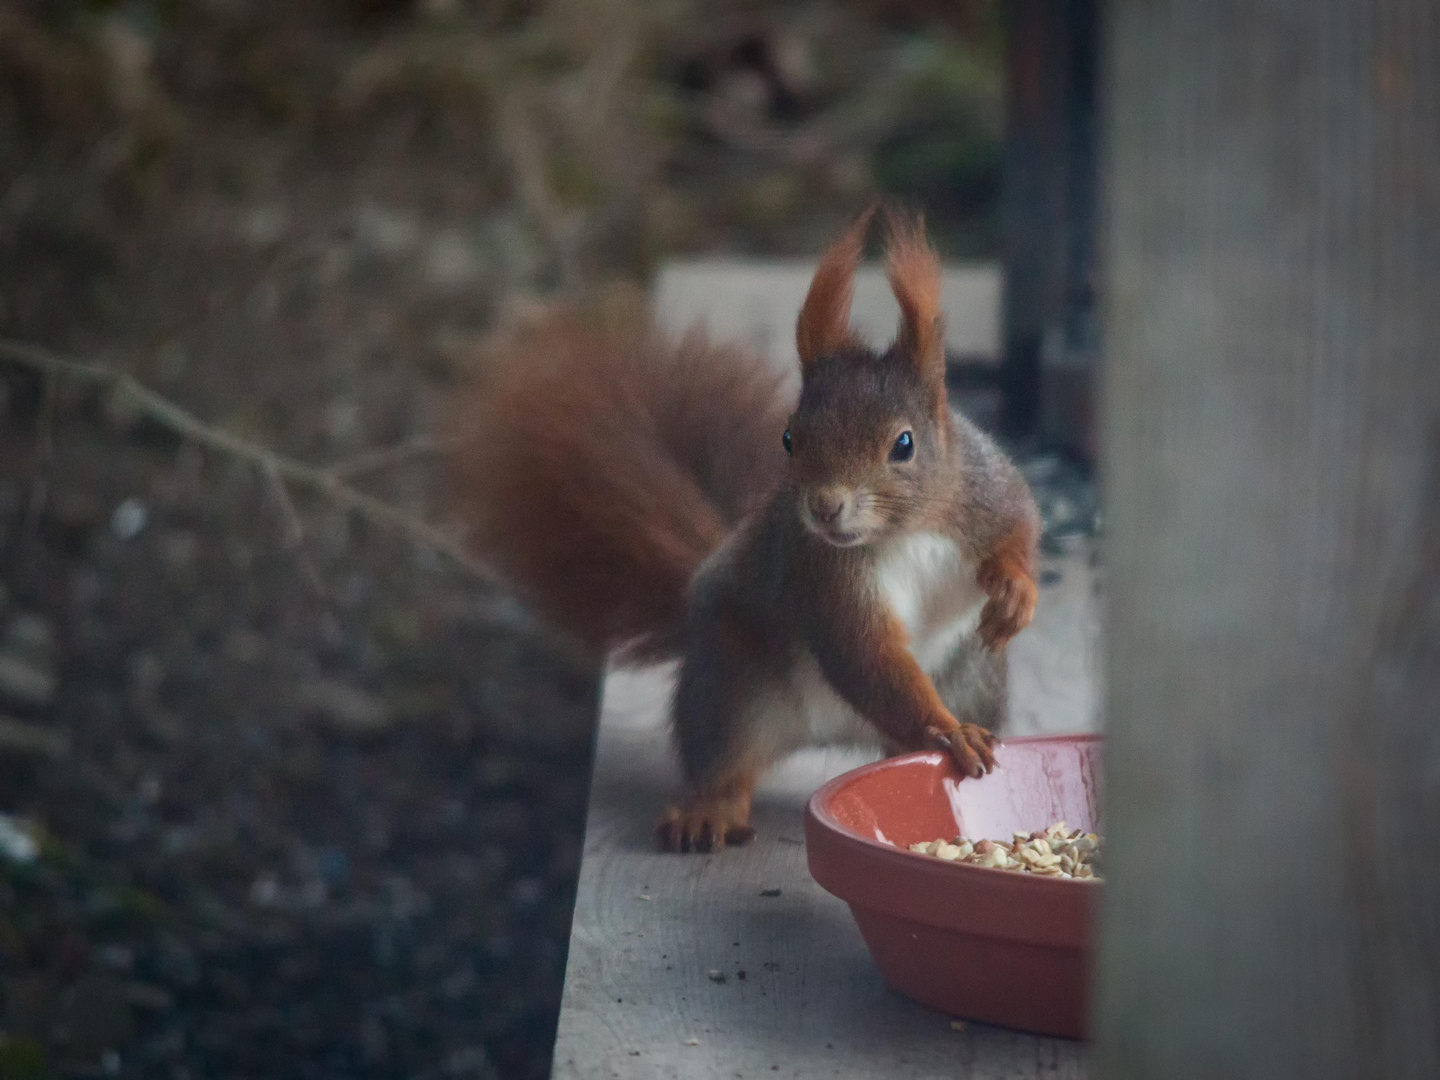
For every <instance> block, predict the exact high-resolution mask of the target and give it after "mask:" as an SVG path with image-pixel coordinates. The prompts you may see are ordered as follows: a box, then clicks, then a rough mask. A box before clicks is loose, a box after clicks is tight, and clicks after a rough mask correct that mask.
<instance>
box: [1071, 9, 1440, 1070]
mask: <svg viewBox="0 0 1440 1080" xmlns="http://www.w3.org/2000/svg"><path fill="white" fill-rule="evenodd" d="M1107 26H1108V28H1109V33H1110V42H1109V50H1108V51H1109V55H1110V57H1111V65H1110V71H1109V75H1108V78H1107V85H1108V87H1109V106H1110V113H1111V116H1112V118H1113V119H1112V123H1111V128H1110V131H1109V136H1108V138H1107V143H1108V145H1109V147H1110V151H1111V156H1110V163H1109V164H1110V169H1109V172H1110V175H1111V176H1112V178H1113V180H1112V184H1113V186H1112V190H1111V193H1110V197H1109V205H1110V215H1111V216H1110V225H1109V235H1108V237H1107V243H1106V245H1105V248H1106V251H1107V255H1108V257H1109V259H1110V260H1111V262H1110V269H1109V283H1108V287H1107V296H1108V297H1109V299H1108V325H1107V331H1106V334H1107V341H1108V346H1109V353H1108V355H1107V361H1108V362H1109V363H1110V365H1111V367H1110V375H1109V378H1108V382H1109V386H1108V393H1107V395H1106V397H1107V407H1106V417H1105V423H1106V428H1105V435H1106V463H1105V464H1106V483H1105V494H1106V497H1107V506H1106V515H1107V523H1108V527H1109V542H1108V545H1107V556H1108V557H1109V559H1110V565H1111V566H1112V567H1113V568H1114V574H1113V578H1112V581H1111V585H1110V588H1109V593H1108V595H1109V598H1110V603H1109V608H1108V613H1109V623H1108V625H1107V635H1108V642H1109V648H1108V661H1107V677H1106V686H1107V699H1108V710H1109V715H1108V718H1107V731H1108V737H1109V740H1110V746H1109V761H1108V765H1109V768H1108V777H1107V796H1108V803H1107V808H1106V813H1107V815H1108V817H1107V830H1108V833H1109V836H1108V840H1109V845H1110V846H1109V849H1108V850H1107V852H1106V860H1107V873H1106V877H1107V879H1108V884H1107V889H1108V890H1109V892H1108V894H1107V897H1106V899H1107V907H1106V916H1105V919H1106V923H1105V925H1106V930H1107V933H1106V936H1105V947H1104V949H1103V955H1102V965H1101V972H1100V973H1101V977H1102V978H1101V993H1100V1001H1101V1017H1100V1021H1101V1022H1100V1044H1101V1054H1100V1056H1101V1060H1102V1062H1103V1065H1104V1072H1105V1074H1106V1075H1108V1076H1113V1077H1120V1078H1125V1077H1137V1078H1138V1077H1165V1078H1167V1080H1189V1078H1197V1080H1198V1078H1202V1077H1204V1078H1211V1077H1227V1078H1236V1080H1244V1078H1250V1077H1254V1078H1257V1080H1258V1078H1272V1077H1307V1078H1317V1080H1323V1078H1329V1077H1375V1078H1385V1080H1406V1078H1413V1080H1420V1078H1422V1077H1425V1078H1433V1077H1436V1076H1440V862H1437V861H1436V859H1435V858H1434V857H1433V854H1432V853H1433V852H1435V851H1436V850H1437V849H1440V721H1437V716H1440V358H1437V348H1440V346H1437V343H1440V302H1437V300H1440V7H1437V5H1436V4H1435V3H1434V0H1255V2H1252V3H1246V4H1222V5H1204V4H1196V3H1193V2H1180V0H1145V2H1139V0H1119V2H1117V3H1115V4H1113V5H1111V6H1110V7H1109V8H1108V9H1107Z"/></svg>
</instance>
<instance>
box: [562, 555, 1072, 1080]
mask: <svg viewBox="0 0 1440 1080" xmlns="http://www.w3.org/2000/svg"><path fill="white" fill-rule="evenodd" d="M1047 568H1048V569H1053V570H1057V571H1059V572H1060V573H1061V578H1060V580H1059V581H1058V582H1057V583H1056V584H1055V585H1052V586H1050V587H1048V588H1046V589H1045V590H1044V591H1043V592H1042V599H1041V606H1040V614H1039V617H1038V618H1037V623H1036V626H1035V627H1034V628H1032V630H1030V631H1026V633H1025V634H1022V635H1021V637H1020V638H1018V639H1017V640H1016V642H1015V645H1014V646H1012V648H1014V649H1015V650H1016V651H1015V653H1014V654H1012V670H1013V675H1012V677H1013V678H1014V680H1015V683H1016V687H1015V692H1016V695H1017V701H1019V702H1023V703H1024V704H1023V710H1024V719H1023V721H1022V722H1021V723H1020V724H1019V725H1018V726H1021V727H1023V728H1024V729H1025V730H1046V729H1047V725H1046V724H1045V722H1044V721H1045V720H1046V719H1048V720H1049V721H1050V724H1049V725H1048V730H1059V729H1070V730H1088V729H1092V728H1093V725H1094V713H1093V704H1094V697H1093V679H1092V678H1090V676H1089V673H1088V671H1087V670H1086V669H1085V666H1084V659H1083V658H1084V657H1086V656H1089V655H1091V654H1093V650H1094V643H1095V634H1094V630H1095V604H1094V600H1093V597H1094V587H1093V576H1092V572H1091V570H1090V566H1089V559H1088V553H1078V554H1076V555H1074V556H1071V557H1068V558H1066V559H1063V560H1050V561H1048V562H1047ZM1031 634H1033V635H1034V636H1035V639H1036V640H1035V642H1034V644H1036V645H1042V646H1043V645H1044V644H1045V643H1048V644H1049V645H1050V646H1052V647H1054V646H1057V645H1058V646H1060V647H1061V648H1062V649H1063V650H1064V655H1063V656H1062V655H1058V654H1057V653H1056V652H1053V651H1051V650H1048V649H1046V648H1044V647H1041V648H1036V649H1033V650H1032V651H1029V652H1025V651H1024V650H1022V649H1021V648H1020V645H1021V642H1022V641H1025V640H1026V638H1027V636H1028V635H1031ZM1077 657H1078V658H1079V659H1078V660H1077ZM667 690H668V683H667V672H665V671H663V670H651V671H646V672H640V673H623V672H622V673H612V674H611V676H610V677H609V679H608V680H607V683H606V689H605V707H604V711H603V716H602V720H601V726H600V738H599V745H598V750H597V755H596V767H595V782H594V787H593V789H592V793H591V800H590V811H589V814H590V816H589V821H588V826H587V832H586V842H585V855H584V860H583V863H582V867H581V873H580V886H579V895H578V899H577V902H576V908H575V921H574V929H573V933H572V938H571V943H570V958H569V966H568V969H567V972H566V983H565V996H564V1004H563V1006H562V1010H561V1016H560V1029H559V1038H558V1040H557V1043H556V1051H555V1075H556V1076H557V1077H625V1078H630V1077H636V1078H649V1077H656V1078H659V1077H686V1078H689V1077H716V1078H721V1077H723V1078H725V1080H730V1078H733V1077H766V1076H785V1077H807V1078H808V1077H847V1078H848V1077H853V1078H861V1077H889V1076H906V1077H915V1078H928V1077H937V1078H938V1077H955V1076H966V1077H975V1078H988V1077H996V1078H998V1077H1007V1078H1014V1080H1024V1078H1028V1077H1038V1076H1044V1077H1058V1078H1065V1077H1075V1078H1078V1077H1080V1076H1082V1075H1083V1074H1084V1051H1083V1048H1082V1047H1081V1046H1080V1045H1078V1044H1075V1043H1069V1042H1066V1041H1063V1040H1053V1039H1040V1038H1034V1037H1030V1036H1025V1035H1020V1034H1016V1033H1013V1032H1005V1031H1001V1030H999V1029H993V1028H987V1027H984V1026H982V1025H972V1026H970V1027H968V1028H967V1029H966V1030H965V1031H963V1032H957V1031H954V1030H952V1029H951V1027H950V1023H949V1018H948V1017H945V1016H942V1015H939V1014H937V1013H935V1012H932V1011H930V1010H928V1009H925V1008H923V1007H922V1006H919V1005H916V1004H914V1003H912V1002H910V1001H908V1000H906V999H904V998H902V997H900V996H899V995H897V994H895V993H893V992H891V991H890V990H888V989H887V988H886V987H885V985H884V982H883V981H882V980H881V978H880V975H879V973H878V972H877V971H876V969H875V967H874V965H873V963H872V962H871V961H870V958H869V955H868V953H867V952H866V951H865V946H864V943H863V942H862V941H861V939H860V936H859V932H858V931H857V930H856V928H855V925H854V922H853V921H852V919H851V917H850V913H849V911H848V909H847V908H846V907H845V905H844V904H843V903H841V902H840V901H839V900H836V899H835V898H834V897H832V896H830V895H829V894H828V893H826V892H824V891H823V890H821V889H820V888H819V886H817V885H816V884H815V883H814V882H813V881H812V880H811V879H810V876H809V873H808V871H807V870H806V868H805V849H804V844H803V840H802V830H801V811H802V808H803V805H804V801H805V799H806V798H807V797H808V796H809V794H810V792H811V791H813V790H814V789H815V788H816V787H818V786H819V785H820V784H821V783H823V782H824V781H825V780H826V779H828V778H829V777H831V776H833V775H836V774H837V773H839V772H841V771H844V770H845V769H847V768H851V767H853V766H855V765H858V764H860V763H862V762H863V761H865V760H866V758H865V757H864V756H863V755H857V754H845V753H839V752H835V751H828V752H824V753H821V752H810V753H807V754H802V755H800V756H798V757H797V758H796V759H794V760H792V761H791V762H789V763H788V764H787V765H786V766H785V767H784V768H782V769H781V770H779V771H778V772H777V774H776V775H774V776H772V777H770V778H769V779H768V780H767V782H766V783H765V785H764V786H763V787H762V789H761V792H760V794H759V796H758V797H757V800H756V813H755V821H756V825H757V828H758V830H759V836H758V838H757V839H756V841H755V842H754V843H753V844H752V845H750V846H749V847H747V848H744V849H738V850H730V851H726V852H724V853H723V854H721V855H718V856H708V855H706V856H694V855H687V856H677V855H663V854H660V853H658V852H656V851H655V849H654V845H653V839H652V835H651V828H652V825H653V823H654V821H655V819H656V816H657V813H658V811H659V809H660V808H661V807H662V806H663V805H664V803H665V801H666V800H667V799H668V798H670V797H671V796H672V794H673V793H674V791H675V790H676V789H677V786H678V784H677V776H676V772H675V767H674V764H673V762H672V760H671V757H670V754H669V750H668V745H667V740H666V735H665V731H664V709H665V702H666V694H667ZM1017 719H1018V718H1017ZM773 889H779V890H780V895H778V896H766V895H763V893H764V891H766V890H773ZM712 970H714V971H717V972H721V973H723V974H724V976H725V981H724V982H723V983H719V982H714V981H712V980H711V979H710V977H709V973H710V972H711V971H712ZM741 971H744V972H745V976H744V978H743V979H742V978H740V975H739V972H741ZM692 1039H693V1040H696V1042H695V1044H694V1045H692V1044H691V1043H690V1040H692Z"/></svg>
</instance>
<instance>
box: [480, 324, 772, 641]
mask: <svg viewBox="0 0 1440 1080" xmlns="http://www.w3.org/2000/svg"><path fill="white" fill-rule="evenodd" d="M486 353H487V355H486V362H485V363H484V365H482V368H481V370H480V371H479V372H477V376H478V377H477V379H476V381H475V383H474V384H473V386H471V387H470V388H468V389H467V390H466V392H465V393H464V394H463V395H462V396H461V397H460V399H459V401H458V408H457V411H456V414H455V422H456V426H457V428H458V438H457V442H456V447H457V449H456V451H455V453H454V455H453V459H452V460H453V465H454V469H455V481H456V486H457V493H458V507H457V509H458V510H459V512H460V514H461V516H462V517H463V519H464V520H465V523H466V525H467V526H468V527H469V529H470V534H471V543H472V545H473V546H474V547H475V548H476V550H477V551H478V552H479V553H480V554H481V555H482V556H483V557H484V558H485V559H486V560H487V561H488V562H489V563H490V564H491V565H493V566H494V567H495V568H496V569H497V570H499V571H500V572H501V574H503V575H504V576H505V578H506V579H507V581H508V583H509V584H510V585H511V586H512V587H513V588H515V590H516V591H517V593H519V594H520V595H521V596H522V597H523V598H524V599H525V600H526V601H527V602H528V603H529V604H530V605H531V606H532V607H533V608H534V609H535V610H536V611H537V613H538V614H540V615H541V616H542V617H543V618H545V619H547V620H548V621H549V622H551V623H552V624H554V625H555V626H556V627H557V628H558V629H560V630H562V631H565V632H566V633H567V634H569V635H570V636H572V637H573V638H574V639H576V640H577V641H578V642H580V643H581V644H582V645H583V646H585V647H586V648H588V649H589V650H590V651H591V652H592V653H593V654H594V655H595V656H596V657H601V656H604V655H605V654H606V653H607V652H610V651H611V650H615V649H621V650H623V652H624V653H625V655H627V656H630V657H633V658H658V657H663V656H668V655H674V654H676V653H677V652H678V650H679V647H680V640H681V633H682V628H683V625H684V610H685V600H686V593H687V590H688V588H689V584H690V580H691V577H692V576H693V574H694V573H695V570H696V569H697V568H698V567H699V565H700V563H701V562H702V561H703V560H704V558H705V557H706V556H707V555H708V554H709V553H710V552H711V551H712V550H714V548H715V547H716V546H717V545H719V543H720V542H721V540H722V539H723V538H724V536H725V534H726V533H727V532H728V531H729V529H730V528H731V527H733V525H734V524H735V523H736V522H737V521H739V519H740V518H741V517H742V516H743V515H744V514H745V513H746V512H747V511H749V510H750V509H752V508H753V507H755V506H756V505H758V503H759V502H761V501H763V500H764V499H765V498H766V496H767V495H768V494H769V493H770V492H771V491H772V490H773V489H774V487H775V485H776V483H777V482H778V481H779V479H780V476H781V474H782V466H783V460H784V459H783V453H782V451H781V447H780V435H781V432H782V431H783V430H784V427H785V417H786V415H787V413H788V411H789V408H790V406H791V405H792V400H791V398H792V394H791V392H790V390H789V388H788V387H787V384H786V380H785V378H784V376H783V375H781V374H779V373H777V372H776V371H775V370H774V369H773V368H772V367H771V366H770V365H769V364H767V363H766V362H765V361H763V360H762V359H760V358H758V357H755V356H752V355H749V354H747V353H746V352H744V351H742V350H739V349H736V348H730V347H722V346H718V345H715V344H712V343H711V342H709V341H708V340H706V339H705V337H704V336H703V335H702V334H701V333H700V332H698V331H692V332H691V333H690V334H687V335H686V336H685V337H683V338H681V339H680V340H678V341H672V340H669V339H667V338H666V337H665V336H664V335H663V334H661V333H660V332H659V331H658V330H657V329H656V328H655V327H654V326H653V324H652V323H651V322H650V320H649V318H648V315H647V314H646V313H645V312H644V310H643V307H642V306H640V305H638V304H630V305H628V306H625V307H623V308H621V309H620V310H619V311H617V310H616V309H615V308H614V307H610V308H603V307H590V308H583V307H579V306H574V305H565V306H555V307H552V308H550V309H549V310H548V311H547V312H545V313H544V314H542V315H540V316H538V317H534V318H531V319H529V320H527V321H525V322H522V323H518V324H516V325H514V326H512V327H510V328H509V329H506V330H502V331H500V332H498V333H497V335H496V336H495V337H494V338H493V339H492V340H491V342H490V344H489V347H488V348H487V350H486Z"/></svg>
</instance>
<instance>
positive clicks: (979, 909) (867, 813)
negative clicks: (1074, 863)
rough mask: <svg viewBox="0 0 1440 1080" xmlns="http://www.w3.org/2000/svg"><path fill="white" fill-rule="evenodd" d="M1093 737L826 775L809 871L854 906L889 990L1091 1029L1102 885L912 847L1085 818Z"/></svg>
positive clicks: (1029, 1024)
mask: <svg viewBox="0 0 1440 1080" xmlns="http://www.w3.org/2000/svg"><path fill="white" fill-rule="evenodd" d="M1101 753H1102V751H1101V740H1100V738H1099V736H1094V735H1084V736H1073V735H1062V736H1050V737H1041V738H1018V739H1009V740H1007V741H1006V742H1005V743H1004V745H1003V746H1001V747H1000V748H999V749H998V751H997V754H996V757H997V760H998V765H997V767H996V769H995V771H994V772H992V773H991V774H990V775H989V776H987V777H985V778H984V779H981V780H970V779H962V778H961V777H960V775H959V774H958V773H957V772H956V771H955V770H954V768H953V767H952V766H951V764H950V760H949V758H948V757H946V756H945V755H943V754H940V753H920V754H907V755H905V756H903V757H896V758H890V759H888V760H886V761H880V762H877V763H875V764H874V765H866V766H864V767H863V768H860V769H855V770H854V771H852V772H848V773H846V774H845V775H843V776H839V777H836V778H835V779H834V780H832V781H830V782H829V783H828V784H826V785H825V786H824V787H822V788H821V789H820V790H819V791H817V792H816V793H815V794H814V796H812V797H811V799H810V804H809V806H808V807H807V808H806V812H805V843H806V854H807V855H808V857H809V862H810V873H811V874H813V875H814V877H815V880H816V881H818V882H819V883H820V884H821V885H822V886H823V887H824V888H825V889H827V890H828V891H829V892H832V893H834V894H835V895H836V896H838V897H840V899H842V900H844V901H845V902H846V903H848V904H849V905H850V910H851V911H852V912H853V913H854V915H855V921H856V922H857V923H858V924H859V925H860V933H861V934H862V935H863V936H864V938H865V943H866V945H868V946H869V948H870V954H871V955H872V956H873V957H874V958H875V963H876V964H877V965H879V967H880V971H881V973H882V974H883V975H884V976H885V980H886V982H888V983H889V984H890V985H891V986H892V987H894V988H895V989H896V990H898V991H900V992H901V993H902V994H905V995H907V996H909V997H912V998H914V999H915V1000H916V1001H920V1002H923V1003H924V1004H926V1005H930V1006H932V1007H933V1008H936V1009H941V1010H943V1011H944V1012H947V1013H949V1014H950V1015H952V1016H961V1017H966V1018H967V1019H973V1020H980V1021H983V1022H985V1023H987V1024H998V1025H1001V1026H1003V1027H1009V1028H1017V1029H1019V1030H1022V1031H1033V1032H1038V1033H1040V1034H1044V1035H1060V1036H1064V1037H1067V1038H1077V1039H1078V1038H1084V1037H1085V1035H1086V1030H1087V1027H1086V1024H1087V1006H1088V981H1089V964H1090V935H1091V927H1092V925H1093V923H1094V920H1095V912H1096V907H1097V904H1098V901H1099V899H1100V890H1101V889H1102V888H1103V887H1104V886H1102V885H1099V884H1095V883H1093V882H1085V881H1073V880H1067V879H1063V878H1047V877H1039V876H1036V875H1031V874H1022V873H1016V872H1014V871H1005V870H991V869H986V868H982V867H978V866H966V865H963V864H957V863H951V862H945V861H944V860H941V859H936V858H933V857H931V856H928V855H915V854H912V853H911V852H910V851H908V850H907V848H908V846H909V845H910V844H914V843H919V842H921V841H926V840H936V839H939V838H941V837H944V838H945V839H951V838H953V837H955V836H957V835H958V836H964V837H967V838H969V839H972V840H982V839H991V840H1009V839H1010V838H1011V834H1012V833H1013V832H1015V831H1016V830H1024V831H1026V832H1029V831H1031V830H1034V829H1043V828H1045V827H1046V826H1047V825H1050V824H1051V823H1053V822H1055V821H1061V820H1063V821H1065V822H1066V823H1067V824H1068V825H1069V826H1070V827H1071V828H1079V829H1084V830H1086V831H1087V832H1089V831H1093V830H1094V827H1095V823H1096V813H1097V809H1098V798H1099V783H1100V766H1101Z"/></svg>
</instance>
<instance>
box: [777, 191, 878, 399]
mask: <svg viewBox="0 0 1440 1080" xmlns="http://www.w3.org/2000/svg"><path fill="white" fill-rule="evenodd" d="M874 214H875V207H874V206H873V205H871V206H869V207H867V208H866V209H865V211H864V212H863V213H861V215H860V216H859V217H858V218H856V219H855V222H854V224H852V225H851V226H850V228H848V229H846V230H845V232H844V234H843V235H842V236H841V237H840V239H838V240H836V241H835V242H834V243H833V244H831V245H830V247H829V249H828V250H827V251H826V252H825V254H824V255H823V256H821V258H820V265H819V266H818V267H816V268H815V277H814V278H813V279H811V281H810V291H809V293H807V294H806V296H805V303H804V304H803V305H802V306H801V308H800V318H799V319H798V320H796V323H795V347H796V349H798V350H799V353H800V370H801V372H802V373H803V372H805V371H807V370H808V369H809V368H810V365H812V364H813V363H815V361H817V360H819V359H820V358H821V357H822V356H824V355H826V354H827V353H831V352H834V351H835V349H837V348H838V347H839V346H840V345H841V344H842V343H843V342H845V341H846V339H848V338H849V337H850V301H851V300H852V299H853V298H854V295H855V268H856V267H857V266H859V265H860V254H861V252H862V251H864V249H865V233H866V232H867V231H868V229H869V227H870V219H871V217H873V216H874Z"/></svg>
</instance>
